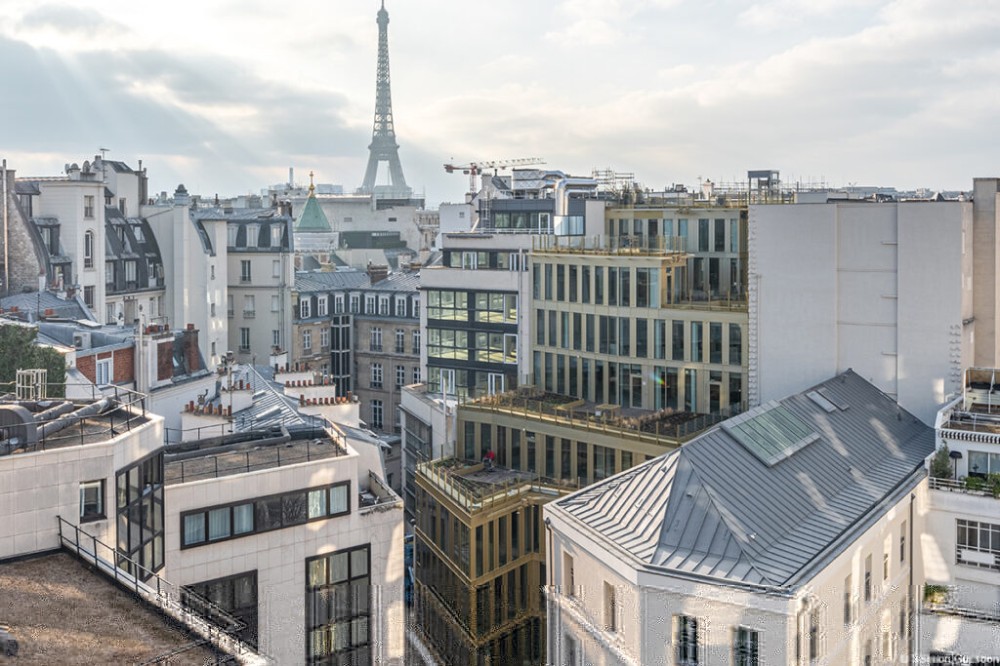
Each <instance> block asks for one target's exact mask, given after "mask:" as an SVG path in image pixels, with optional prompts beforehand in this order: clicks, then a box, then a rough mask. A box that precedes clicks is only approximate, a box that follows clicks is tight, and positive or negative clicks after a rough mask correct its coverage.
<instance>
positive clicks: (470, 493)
mask: <svg viewBox="0 0 1000 666" xmlns="http://www.w3.org/2000/svg"><path fill="white" fill-rule="evenodd" d="M482 469H483V465H482V464H480V463H472V462H470V461H462V460H459V459H457V458H445V459H438V460H431V461H427V462H421V463H417V476H418V477H419V476H423V477H425V478H426V479H427V480H428V481H430V482H431V483H432V484H433V485H434V486H435V487H437V488H438V490H440V491H441V492H443V493H444V494H445V495H447V496H448V497H449V498H451V500H452V501H454V502H455V503H456V504H458V505H459V506H461V507H463V508H464V509H465V510H466V511H469V512H473V511H480V510H483V509H488V508H491V507H493V506H499V505H501V504H507V503H509V501H510V500H516V499H517V498H518V497H520V496H521V495H524V494H527V493H541V494H545V495H551V496H553V497H558V496H559V495H562V494H564V493H568V492H572V491H573V490H576V489H577V488H579V487H580V484H578V483H576V482H575V481H569V480H559V479H550V478H546V477H542V476H539V475H537V474H531V473H527V472H525V473H523V474H519V475H513V476H510V477H508V478H506V479H504V480H503V481H498V482H494V483H476V482H474V481H473V482H470V481H468V480H466V479H463V476H465V475H466V474H469V473H475V472H477V471H479V470H482Z"/></svg>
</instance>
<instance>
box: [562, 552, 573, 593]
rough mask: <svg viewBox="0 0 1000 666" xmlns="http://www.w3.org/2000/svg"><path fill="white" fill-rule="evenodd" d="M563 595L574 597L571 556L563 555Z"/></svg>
mask: <svg viewBox="0 0 1000 666" xmlns="http://www.w3.org/2000/svg"><path fill="white" fill-rule="evenodd" d="M563 594H565V595H566V596H567V597H573V596H576V580H575V578H574V573H573V556H572V555H570V554H569V553H563Z"/></svg>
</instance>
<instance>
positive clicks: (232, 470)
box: [163, 426, 348, 485]
mask: <svg viewBox="0 0 1000 666" xmlns="http://www.w3.org/2000/svg"><path fill="white" fill-rule="evenodd" d="M347 452H348V449H347V440H346V437H345V436H344V434H343V433H342V432H340V431H339V430H338V429H337V428H336V426H332V427H328V428H316V429H314V430H313V431H311V432H309V431H295V432H291V433H290V432H289V431H288V430H286V429H285V428H281V427H277V428H269V429H264V430H258V431H250V432H242V433H235V434H230V435H222V436H218V437H211V438H208V439H202V440H197V441H191V442H182V443H181V444H173V445H168V446H167V448H166V456H165V458H164V470H163V472H164V480H165V483H166V484H167V485H172V484H177V483H187V482H190V481H200V480H202V479H215V478H219V477H223V476H231V475H234V474H246V473H249V472H253V471H257V470H263V469H272V468H275V467H282V466H285V465H296V464H299V463H304V462H311V461H315V460H325V459H331V458H339V457H341V456H344V455H347Z"/></svg>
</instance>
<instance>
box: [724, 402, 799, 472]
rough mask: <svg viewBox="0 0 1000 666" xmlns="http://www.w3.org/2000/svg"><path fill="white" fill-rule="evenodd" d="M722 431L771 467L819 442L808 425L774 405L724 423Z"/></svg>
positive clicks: (768, 405) (770, 404) (773, 403)
mask: <svg viewBox="0 0 1000 666" xmlns="http://www.w3.org/2000/svg"><path fill="white" fill-rule="evenodd" d="M722 429H723V430H725V431H726V432H728V433H729V434H730V435H732V437H733V438H734V439H735V440H736V441H737V442H739V443H740V444H742V445H743V448H745V449H746V450H747V451H749V452H750V453H752V454H754V455H755V456H756V457H757V458H758V459H759V460H760V461H761V462H762V463H764V464H765V465H767V466H768V467H773V466H774V465H775V464H777V463H779V462H781V461H782V460H784V459H785V458H788V457H790V456H791V455H792V454H793V453H795V452H796V451H798V450H799V449H801V448H803V447H805V446H807V445H808V444H811V443H812V442H814V441H816V440H817V439H819V435H818V434H816V432H814V431H813V430H812V429H811V428H810V427H809V426H808V425H807V424H806V423H805V421H803V420H802V419H800V418H799V417H798V416H796V415H795V414H793V413H792V412H790V411H789V410H788V409H786V408H785V407H782V406H781V405H779V404H778V403H775V402H772V403H769V404H767V405H762V406H760V407H758V408H757V409H753V410H750V411H749V412H746V413H744V414H741V415H740V416H737V417H735V418H732V419H729V420H728V421H725V422H723V424H722Z"/></svg>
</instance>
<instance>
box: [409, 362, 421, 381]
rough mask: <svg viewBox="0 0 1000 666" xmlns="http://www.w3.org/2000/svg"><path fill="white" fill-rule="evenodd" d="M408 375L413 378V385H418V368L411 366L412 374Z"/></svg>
mask: <svg viewBox="0 0 1000 666" xmlns="http://www.w3.org/2000/svg"><path fill="white" fill-rule="evenodd" d="M410 374H411V376H412V377H413V380H412V381H413V383H414V384H419V383H420V366H417V365H415V366H413V368H412V372H411V373H410Z"/></svg>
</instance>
